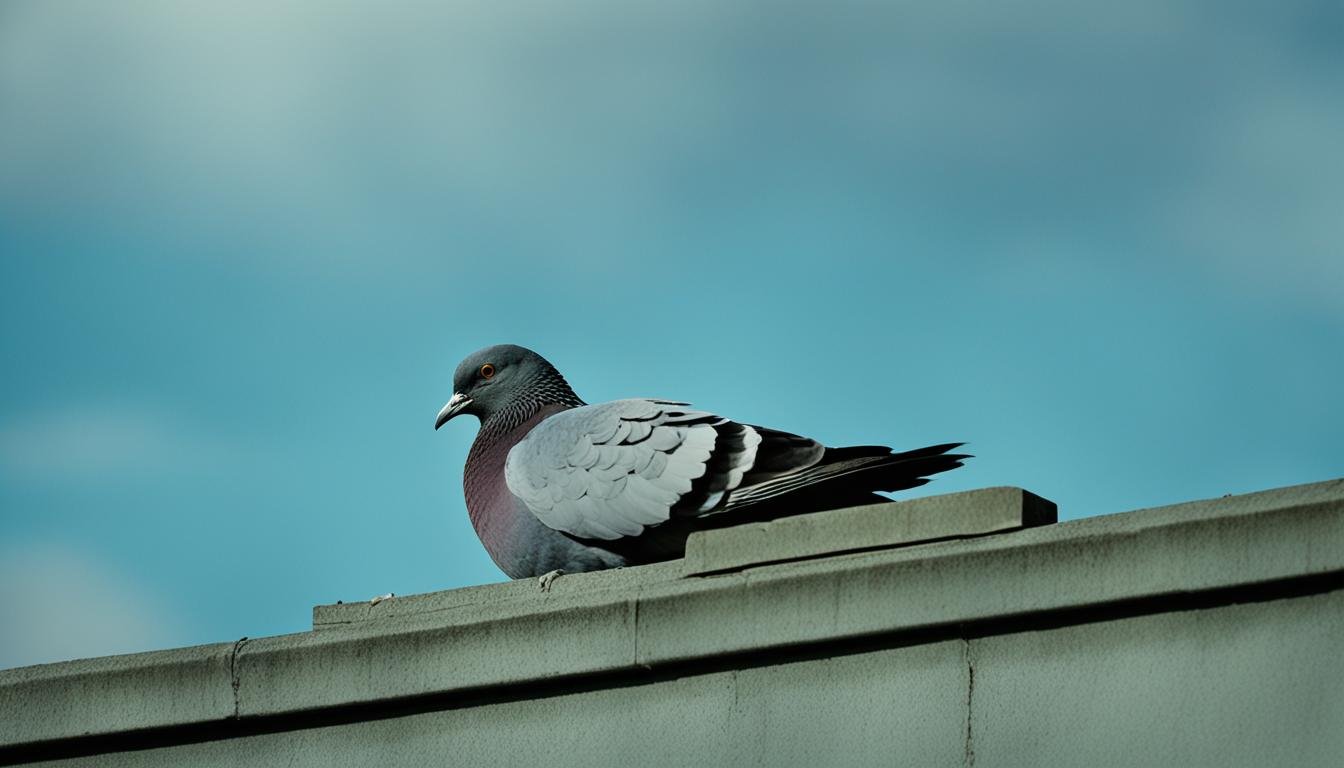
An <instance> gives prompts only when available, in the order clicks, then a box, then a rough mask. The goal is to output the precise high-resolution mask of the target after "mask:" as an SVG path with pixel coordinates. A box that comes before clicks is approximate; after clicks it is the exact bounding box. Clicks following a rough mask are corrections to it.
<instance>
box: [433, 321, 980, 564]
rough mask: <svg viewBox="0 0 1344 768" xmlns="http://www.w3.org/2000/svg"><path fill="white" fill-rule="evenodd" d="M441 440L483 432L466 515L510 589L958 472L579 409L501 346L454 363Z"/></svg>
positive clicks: (883, 454)
mask: <svg viewBox="0 0 1344 768" xmlns="http://www.w3.org/2000/svg"><path fill="white" fill-rule="evenodd" d="M453 392H454V394H453V396H452V399H450V400H449V401H448V404H447V405H445V406H444V407H443V409H442V410H440V411H439V414H438V417H437V418H436V419H435V421H434V429H435V430H437V429H439V428H440V427H442V426H443V425H444V424H446V423H447V422H448V421H449V420H450V419H452V418H454V417H456V416H459V415H462V414H468V415H471V416H475V417H477V418H478V419H480V430H479V431H478V432H477V435H476V439H475V441H474V442H473V443H472V446H471V451H470V453H469V454H468V455H467V462H466V466H465V467H464V469H463V472H462V485H463V490H464V493H465V496H466V503H467V513H468V515H469V517H470V518H471V523H472V526H473V527H474V528H475V529H476V534H477V536H479V537H480V540H481V543H482V544H484V545H485V549H486V551H487V552H489V553H490V557H491V558H492V559H493V560H494V561H495V564H496V565H498V566H499V568H500V569H501V570H502V571H504V573H505V574H507V575H508V576H509V577H510V578H514V579H521V578H529V577H531V578H537V579H538V580H539V582H540V584H541V588H542V590H543V591H546V590H549V588H550V584H551V582H552V581H553V580H554V579H555V577H556V576H558V575H559V574H561V573H575V572H583V571H594V570H601V569H606V568H620V567H623V566H627V565H638V564H643V563H651V562H657V561H661V560H670V559H674V558H678V557H682V556H683V555H684V553H685V548H686V538H687V537H688V536H689V535H690V534H691V533H692V532H694V531H698V530H705V529H710V528H718V527H723V526H728V525H735V524H739V523H743V522H750V521H760V520H770V519H774V518H778V517H782V516H785V515H795V514H801V513H806V512H819V511H824V510H830V509H838V508H842V507H851V506H858V505H863V504H875V503H882V502H886V501H889V499H887V498H886V497H884V496H880V495H878V494H877V493H876V492H877V491H899V490H904V489H908V488H914V487H916V486H920V485H923V484H924V483H927V482H928V476H929V475H933V474H936V473H939V472H944V471H947V470H949V469H953V468H956V467H959V466H962V460H964V459H967V458H970V457H969V456H967V455H963V454H957V453H951V451H953V450H955V449H956V448H959V447H960V446H961V445H963V444H962V443H946V444H942V445H933V446H929V447H927V448H920V449H917V450H913V451H906V452H904V453H895V452H893V451H892V449H890V448H887V447H885V446H872V445H865V446H851V447H844V448H831V447H827V446H825V445H822V444H821V443H819V442H817V441H816V440H812V439H810V438H807V437H801V436H799V435H794V434H790V433H788V432H781V431H779V430H774V429H767V428H765V427H759V426H755V425H752V424H744V423H741V422H737V421H733V420H731V419H727V418H724V417H722V416H716V415H714V414H712V413H707V412H705V411H699V410H695V409H693V408H691V407H690V405H689V404H688V403H682V402H677V401H673V400H653V399H627V400H612V401H610V402H605V403H596V404H592V405H589V404H587V403H585V402H584V401H583V400H581V399H579V396H578V395H576V394H575V393H574V390H573V389H572V388H571V387H570V386H569V384H568V382H566V381H565V378H564V376H562V375H561V374H560V372H559V371H558V370H556V368H555V366H553V365H551V364H550V363H549V362H547V361H546V359H545V358H543V357H542V356H541V355H539V354H537V353H536V352H533V351H531V350H529V349H526V348H524V347H520V346H516V345H513V344H501V345H497V346H493V347H487V348H485V349H482V350H480V351H478V352H476V353H474V354H472V355H470V356H468V357H467V358H466V359H465V360H463V361H462V363H461V364H460V365H458V367H457V370H456V372H455V373H454V374H453Z"/></svg>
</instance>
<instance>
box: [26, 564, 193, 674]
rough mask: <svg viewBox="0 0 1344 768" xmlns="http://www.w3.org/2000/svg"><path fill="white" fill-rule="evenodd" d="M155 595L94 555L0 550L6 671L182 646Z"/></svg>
mask: <svg viewBox="0 0 1344 768" xmlns="http://www.w3.org/2000/svg"><path fill="white" fill-rule="evenodd" d="M183 638H184V633H183V631H182V628H181V627H180V626H179V625H178V623H177V622H176V621H175V620H174V619H173V618H172V617H171V616H170V615H169V613H168V611H166V610H165V609H164V607H163V606H162V605H161V604H160V602H159V599H158V598H157V596H156V595H155V594H152V593H151V592H150V591H149V590H147V588H146V587H145V586H144V585H141V584H137V583H136V582H135V581H134V580H133V579H131V578H128V577H127V576H126V575H125V574H122V573H119V572H118V571H116V570H115V569H113V568H111V567H109V566H107V565H106V564H104V563H101V562H99V561H98V560H97V559H96V558H94V557H91V556H89V555H87V554H84V553H80V552H76V551H74V550H71V549H69V548H66V547H58V546H51V545H37V546H28V547H25V548H23V549H14V548H10V549H7V550H5V551H0V669H7V668H9V667H18V666H26V665H29V664H43V663H47V662H52V661H63V660H67V659H76V658H85V657H91V656H106V655H110V654H117V653H132V652H136V651H145V650H153V649H158V648H167V647H172V646H175V645H179V644H181V643H182V642H183Z"/></svg>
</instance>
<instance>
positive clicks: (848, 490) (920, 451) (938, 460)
mask: <svg viewBox="0 0 1344 768" xmlns="http://www.w3.org/2000/svg"><path fill="white" fill-rule="evenodd" d="M962 445H964V443H944V444H942V445H931V446H928V447H927V448H917V449H915V450H913V451H905V452H903V453H892V452H891V449H890V448H887V447H885V446H878V445H861V446H850V447H846V448H827V449H826V452H825V453H824V454H823V455H822V457H821V459H820V460H819V461H818V462H817V463H816V464H814V465H813V466H811V467H808V468H807V469H804V470H801V471H799V472H794V473H790V474H787V475H783V476H781V477H777V478H774V479H771V480H768V481H766V482H763V483H760V484H757V485H754V486H751V487H747V488H739V489H738V490H736V491H734V492H733V493H732V494H731V495H730V496H729V498H728V503H727V504H726V505H724V507H722V509H721V510H716V512H729V511H732V510H735V509H740V508H742V507H748V506H758V505H765V504H767V503H768V504H769V505H770V506H772V507H775V506H778V507H780V508H781V509H779V510H777V511H774V514H788V513H789V511H788V509H787V508H792V510H793V511H795V512H813V511H818V510H820V509H834V508H837V507H841V506H852V505H854V504H865V503H873V502H876V501H882V500H883V499H882V498H881V497H879V496H874V493H875V492H876V491H903V490H906V489H909V488H916V487H918V486H921V485H924V484H925V483H927V482H928V481H929V476H930V475H936V474H938V473H939V472H946V471H947V470H949V469H956V468H957V467H960V466H962V461H963V460H965V459H968V458H971V457H970V455H968V454H961V453H948V451H951V450H953V449H955V448H960V447H961V446H962Z"/></svg>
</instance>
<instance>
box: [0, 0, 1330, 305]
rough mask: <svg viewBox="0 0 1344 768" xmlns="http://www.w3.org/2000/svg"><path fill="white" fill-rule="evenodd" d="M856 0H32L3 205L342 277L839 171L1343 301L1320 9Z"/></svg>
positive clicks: (623, 244)
mask: <svg viewBox="0 0 1344 768" xmlns="http://www.w3.org/2000/svg"><path fill="white" fill-rule="evenodd" d="M842 5H843V6H846V7H836V6H834V5H832V4H826V3H821V2H818V3H815V4H812V5H807V4H804V5H802V6H790V7H788V8H782V7H779V6H778V5H777V4H770V3H746V4H724V3H713V2H702V3H690V4H687V3H676V4H667V3H664V4H638V3H636V4H632V3H625V2H612V1H611V0H578V1H577V2H570V3H563V4H559V3H509V2H502V3H486V2H454V3H445V4H435V5H424V4H420V3H396V2H390V3H380V4H340V3H322V4H310V3H242V4H239V3H230V4H197V3H168V2H159V3H129V4H128V3H118V4H105V3H90V4H84V5H81V6H80V12H79V13H72V12H70V9H69V6H67V5H66V4H62V3H52V2H31V3H27V4H23V3H14V4H10V5H9V6H7V7H6V8H5V11H4V12H5V14H6V15H5V19H4V22H5V23H3V24H0V121H2V122H3V123H4V124H5V126H6V140H5V141H4V142H0V202H5V203H6V204H7V205H10V206H14V207H15V208H16V209H18V210H24V209H26V208H31V207H45V208H48V209H58V210H79V205H80V204H85V205H88V206H90V207H92V208H93V209H95V210H96V211H97V212H98V213H99V214H100V215H101V216H106V217H108V218H110V219H112V220H114V221H116V222H118V223H119V224H120V223H123V222H131V223H132V224H133V223H134V222H136V221H140V222H148V224H147V225H146V226H147V227H149V228H150V229H153V230H156V231H158V230H173V228H177V230H173V231H178V230H182V231H186V230H192V231H198V232H203V233H204V238H205V239H207V240H208V239H210V237H211V236H212V235H216V236H217V235H225V236H228V235H233V236H234V237H233V238H232V239H234V240H236V239H238V238H237V235H238V234H239V232H241V233H242V234H243V235H244V236H248V235H250V234H251V233H255V232H259V231H260V232H287V233H295V232H298V233H302V235H303V236H302V237H299V238H298V240H299V241H301V242H302V244H303V247H295V248H289V249H283V260H284V263H291V262H295V261H305V262H310V263H315V264H317V265H318V266H319V267H323V268H333V269H332V271H333V272H338V271H340V270H343V269H345V268H346V267H349V266H351V265H352V264H358V265H363V266H365V267H370V266H372V267H379V268H380V267H383V266H386V265H388V263H389V262H391V263H393V264H395V263H396V262H397V261H398V260H402V259H422V260H424V259H433V260H435V261H436V263H437V262H439V261H442V260H454V261H456V262H466V263H467V265H468V266H470V264H472V263H475V262H477V261H480V260H481V254H479V253H474V252H473V253H471V254H464V253H462V252H461V251H464V250H465V251H470V250H472V247H473V245H474V243H473V241H472V240H471V239H470V236H471V234H472V233H476V234H480V233H482V232H485V233H492V232H500V231H503V232H507V233H509V237H515V238H526V239H525V240H523V241H522V243H523V244H522V245H520V246H519V248H517V249H515V250H526V249H527V248H529V247H531V248H533V249H534V250H535V252H536V253H535V254H534V258H535V256H536V255H537V254H543V253H546V254H551V255H554V256H559V257H562V258H564V259H566V261H567V262H578V261H581V260H587V259H591V260H595V261H603V262H609V261H611V260H612V259H614V258H615V255H613V254H612V253H608V254H607V255H602V251H603V250H604V249H603V247H602V246H603V245H608V246H610V245H611V244H613V243H614V244H616V245H615V247H609V248H607V249H606V250H607V251H609V252H610V251H614V252H615V253H621V252H630V251H632V250H636V249H638V248H639V245H640V239H641V238H649V237H650V236H653V237H666V236H667V234H668V232H669V230H670V229H671V230H673V231H675V228H676V227H677V226H685V225H686V224H685V222H686V220H689V221H690V226H691V227H692V228H694V227H695V226H697V225H698V224H699V223H700V222H699V220H698V218H697V217H698V216H700V215H701V214H702V212H700V211H698V210H696V205H697V204H699V205H705V206H709V207H713V206H714V204H715V202H718V203H719V207H727V208H731V209H732V211H730V212H728V213H718V214H717V215H723V216H725V217H726V218H731V216H732V214H733V213H736V214H737V215H752V218H751V220H753V221H762V222H771V221H776V220H781V219H789V218H793V217H797V216H799V208H800V207H806V206H808V205H809V204H810V203H811V202H812V200H813V198H811V197H809V195H814V194H815V193H816V190H817V187H819V186H824V185H825V184H828V183H829V184H833V185H835V186H837V187H839V188H842V189H843V190H845V191H846V193H847V194H850V195H853V196H854V198H855V200H856V201H857V202H859V203H865V202H868V201H867V200H866V198H867V197H869V196H871V195H874V194H876V195H882V196H885V197H884V198H883V200H882V201H881V202H880V203H877V204H874V205H875V207H876V208H877V209H879V210H881V211H883V213H884V215H886V214H900V213H902V206H903V205H907V204H909V205H914V206H918V205H926V204H927V205H930V206H932V208H931V210H932V212H933V213H934V214H938V213H941V214H942V216H941V218H942V219H945V220H946V221H945V222H942V223H939V222H934V223H933V224H931V225H929V226H930V228H931V229H934V230H937V229H938V228H940V227H949V228H950V227H955V228H959V229H960V228H971V227H972V226H973V225H972V224H963V223H962V222H984V221H985V220H988V219H994V218H996V217H997V218H999V219H1002V220H1005V221H1007V222H1009V225H1008V226H1014V225H1018V226H1021V227H1023V228H1025V229H1027V230H1029V231H1030V230H1033V228H1040V229H1045V230H1050V228H1051V227H1058V228H1064V229H1068V231H1067V232H1063V233H1056V232H1054V231H1046V232H1045V236H1046V237H1047V238H1049V239H1052V240H1058V241H1060V242H1065V243H1069V244H1070V245H1071V249H1072V250H1073V251H1075V252H1077V253H1082V254H1089V253H1095V252H1097V251H1100V250H1105V249H1106V247H1107V246H1111V245H1115V243H1114V238H1112V237H1110V236H1109V235H1108V234H1106V233H1105V232H1103V231H1099V230H1105V227H1104V226H1103V227H1096V226H1094V224H1096V223H1097V222H1100V223H1101V224H1103V225H1111V226H1112V227H1113V228H1115V229H1120V230H1125V231H1129V232H1140V233H1142V234H1140V235H1134V236H1133V239H1134V241H1135V242H1132V243H1124V244H1122V249H1125V248H1127V249H1128V250H1131V251H1136V250H1142V251H1144V252H1145V253H1147V254H1151V253H1152V252H1153V251H1154V250H1155V249H1161V250H1164V251H1167V252H1169V253H1170V254H1171V255H1172V256H1175V257H1177V258H1180V259H1182V260H1184V261H1186V262H1188V263H1192V264H1195V265H1197V266H1199V267H1201V268H1204V269H1207V270H1208V271H1209V272H1210V273H1211V274H1214V275H1216V276H1229V277H1231V278H1232V279H1233V280H1236V281H1239V282H1240V283H1242V284H1243V285H1244V286H1245V287H1246V288H1247V290H1273V291H1278V292H1283V291H1288V292H1290V293H1294V294H1302V295H1306V296H1309V297H1314V298H1317V299H1323V300H1326V301H1333V299H1334V297H1337V296H1338V295H1339V287H1340V283H1341V280H1344V272H1341V269H1344V268H1341V266H1340V265H1344V258H1341V257H1340V249H1341V247H1344V243H1342V242H1341V241H1342V240H1344V231H1341V226H1344V225H1341V223H1340V222H1341V221H1344V217H1341V216H1339V215H1338V211H1339V207H1340V201H1341V200H1344V166H1341V160H1340V158H1341V157H1342V156H1344V155H1341V153H1340V152H1338V151H1337V146H1336V145H1337V143H1338V141H1337V138H1336V137H1338V136H1339V135H1341V133H1344V110H1341V109H1340V108H1339V107H1338V99H1337V98H1335V94H1336V93H1338V92H1339V89H1340V87H1341V86H1344V80H1341V77H1340V74H1339V68H1338V66H1337V62H1336V61H1334V60H1332V59H1331V58H1330V57H1329V55H1328V53H1327V54H1323V53H1321V52H1320V51H1318V50H1315V49H1314V48H1313V46H1316V47H1317V48H1320V47H1321V46H1323V45H1325V44H1324V43H1321V42H1319V41H1317V42H1314V43H1313V42H1312V39H1311V35H1309V34H1307V30H1310V29H1313V28H1321V29H1325V28H1329V27H1330V19H1313V18H1312V14H1313V13H1327V14H1328V13H1331V12H1330V11H1328V10H1327V11H1314V10H1312V9H1311V8H1310V7H1308V6H1297V5H1295V4H1291V3H1289V4H1280V5H1276V6H1270V5H1266V6H1264V7H1263V8H1251V7H1247V8H1237V9H1229V8H1227V7H1226V5H1225V4H1219V3H1212V2H1208V3H1200V2H1178V3H1170V2H1162V1H1161V0H1150V1H1148V2H1142V1H1141V2H1133V3H1121V4H1116V3H1076V2H1075V3H1068V2H1059V1H1058V0H1032V1H1031V2H1027V3H1018V4H1013V5H1012V6H1011V8H1008V7H1003V8H996V7H987V8H984V9H979V10H978V12H976V13H967V12H965V9H964V8H963V7H962V6H961V5H959V4H947V3H935V2H924V3H888V4H877V5H873V4H868V3H863V2H858V3H853V4H844V3H842ZM795 163H796V164H798V165H800V166H801V170H800V169H799V168H798V167H795V166H794V164H795ZM818 169H820V170H818ZM828 174H833V175H828ZM884 178H885V179H886V180H882V179H884ZM873 179H878V180H879V181H878V182H876V183H877V184H878V186H879V187H880V189H879V190H878V191H877V192H870V191H868V190H866V189H865V188H864V186H863V183H864V182H865V180H866V181H867V182H870V183H872V181H873ZM734 184H737V185H741V186H742V189H740V190H737V191H736V192H735V193H734V192H733V191H732V187H733V185H734ZM884 185H885V186H884ZM725 189H727V190H729V191H728V192H725V191H724V190H725ZM781 189H783V190H785V191H792V192H793V193H794V194H793V196H792V197H790V196H789V195H788V194H782V195H781V194H777V193H778V192H779V191H780V190H781ZM734 194H736V197H734ZM706 200H708V202H706ZM928 201H933V202H928ZM848 204H849V202H848V200H846V201H845V202H844V203H842V205H848ZM870 204H871V203H870ZM753 206H764V207H765V210H762V211H754V210H753ZM919 215H921V214H915V216H916V218H918V216H919ZM678 217H681V218H678ZM933 218H938V217H937V216H934V217H933ZM231 227H232V228H234V229H230V228H231ZM765 227H766V225H760V228H765ZM407 233H410V234H407ZM1014 236H1015V235H1014V234H1012V233H1010V234H1006V235H1004V236H1003V240H1007V241H1011V240H1012V239H1013V237H1014ZM217 239H219V240H226V239H228V238H227V237H218V238H217ZM406 241H409V242H406ZM454 246H456V250H455V249H454ZM1164 246H1170V247H1169V248H1168V247H1164ZM190 250H191V249H189V248H188V249H179V250H177V251H174V252H190ZM236 250H237V251H242V253H236V252H235V251H230V254H231V256H233V257H236V258H240V259H246V258H247V255H246V249H245V248H243V249H236ZM501 250H508V249H501ZM278 253H279V251H274V250H273V251H270V252H268V253H267V254H266V255H265V256H264V257H261V258H260V259H257V261H260V260H261V259H269V258H272V257H274V256H276V255H277V254H278ZM473 257H474V258H473ZM511 257H515V255H514V254H511V253H505V254H499V253H491V254H489V259H490V260H491V262H492V263H494V264H495V265H497V266H498V264H499V262H498V259H500V258H504V259H505V260H507V259H509V258H511ZM997 257H999V254H997V253H994V252H993V251H990V252H989V254H988V255H987V256H986V260H987V261H988V260H992V259H994V258H997ZM501 269H502V268H501ZM1334 303H1339V302H1334Z"/></svg>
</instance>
